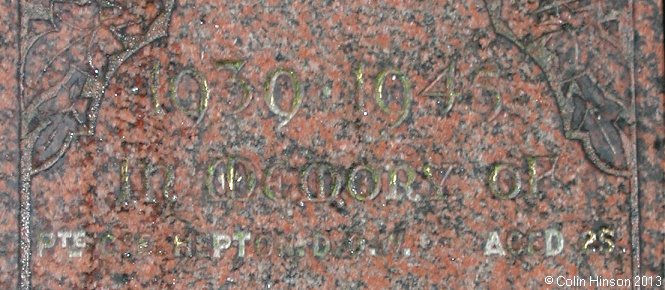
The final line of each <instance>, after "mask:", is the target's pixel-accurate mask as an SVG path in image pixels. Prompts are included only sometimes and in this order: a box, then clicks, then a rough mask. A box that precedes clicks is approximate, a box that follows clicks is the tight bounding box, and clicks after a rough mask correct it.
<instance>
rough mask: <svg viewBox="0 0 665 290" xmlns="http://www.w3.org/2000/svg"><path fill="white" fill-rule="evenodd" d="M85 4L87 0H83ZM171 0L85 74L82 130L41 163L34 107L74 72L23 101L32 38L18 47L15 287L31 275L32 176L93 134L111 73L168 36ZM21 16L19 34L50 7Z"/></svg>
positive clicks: (25, 6) (26, 6)
mask: <svg viewBox="0 0 665 290" xmlns="http://www.w3.org/2000/svg"><path fill="white" fill-rule="evenodd" d="M86 3H87V2H86ZM174 5H175V0H164V2H163V8H162V13H161V14H160V15H159V16H157V18H156V19H155V20H154V21H153V22H152V23H151V24H150V26H149V27H148V30H147V31H146V32H145V33H144V34H143V35H139V36H127V37H122V38H120V39H119V40H120V42H121V43H122V46H123V49H122V50H121V51H119V52H116V53H113V54H112V55H111V56H109V58H108V63H107V65H106V66H105V68H104V69H103V71H102V72H100V73H99V74H97V75H87V77H86V80H85V82H84V84H83V89H82V91H81V97H82V98H84V99H86V100H88V105H87V109H86V119H85V123H84V124H82V127H83V130H80V131H77V132H68V133H67V135H66V136H65V138H64V140H63V141H62V145H61V147H60V148H59V150H58V151H57V152H56V154H53V155H52V156H50V157H48V158H47V159H46V160H45V161H44V162H43V163H41V164H39V165H37V166H35V165H34V164H33V154H34V146H35V143H36V142H37V139H38V138H39V136H40V134H41V133H42V132H43V131H44V130H45V129H46V128H47V127H48V126H49V125H51V122H50V121H43V122H41V123H40V124H39V125H37V126H36V128H34V129H31V128H30V124H31V122H33V121H35V120H36V117H37V115H38V114H39V113H38V108H39V106H40V105H41V104H43V103H45V102H47V101H49V100H51V99H53V98H55V97H56V95H57V94H58V92H59V91H60V90H61V89H62V87H63V86H64V85H65V84H66V83H67V82H69V81H70V80H71V79H72V78H73V75H74V73H75V71H74V69H72V70H70V71H69V72H68V73H67V75H66V76H65V77H64V78H63V80H62V81H60V82H59V83H58V84H56V85H55V86H54V87H52V88H50V89H48V90H46V91H44V92H41V93H39V94H38V95H36V96H35V98H34V99H32V100H31V101H30V102H29V103H28V104H25V102H24V100H25V98H24V96H23V94H24V90H23V88H22V84H23V81H24V79H25V74H24V70H23V65H25V63H26V58H27V55H28V51H29V49H30V47H31V46H33V45H34V43H35V42H36V39H38V38H39V37H40V36H41V35H40V36H37V37H36V38H34V39H32V41H28V42H27V43H26V44H25V45H22V46H21V51H22V52H21V65H20V69H19V78H20V80H19V83H20V86H21V88H20V89H19V90H20V92H19V100H20V106H21V112H22V115H21V117H20V118H21V124H20V128H21V136H20V145H19V146H20V152H21V153H20V157H19V158H20V161H19V166H20V169H19V171H20V192H19V199H20V209H19V265H20V266H19V268H20V269H19V271H20V275H19V285H18V286H19V289H30V288H31V276H32V268H31V267H32V265H31V263H32V256H31V255H32V224H31V217H32V178H33V177H34V176H35V175H37V174H39V173H40V172H43V171H45V170H47V169H48V168H50V167H51V166H53V165H54V164H55V163H56V162H57V161H58V160H60V159H61V158H62V157H63V156H64V155H65V154H66V152H67V151H68V150H69V148H70V147H71V144H72V142H73V141H74V140H75V139H76V138H77V137H78V136H93V135H94V134H95V128H96V125H97V118H98V117H99V109H100V107H101V105H102V101H103V98H104V95H105V91H106V88H107V87H108V85H109V83H110V81H111V79H112V78H113V77H114V76H115V74H116V72H117V71H118V68H120V66H121V65H122V64H123V63H125V62H126V61H127V60H128V59H129V58H131V57H132V55H134V54H135V53H136V52H137V51H139V50H140V49H142V48H143V47H145V46H147V45H149V44H151V43H152V42H154V41H156V40H158V39H160V38H163V37H166V36H167V35H168V26H169V23H170V21H171V13H172V12H173V9H174ZM19 7H20V9H21V11H19V12H20V13H21V14H22V15H23V19H22V20H21V34H22V35H27V33H28V21H30V17H26V15H29V16H31V17H32V19H36V18H37V19H46V20H50V21H51V22H52V23H53V11H52V8H53V7H50V8H51V9H48V10H45V9H38V8H36V7H35V6H34V5H31V4H30V3H21V5H20V6H19Z"/></svg>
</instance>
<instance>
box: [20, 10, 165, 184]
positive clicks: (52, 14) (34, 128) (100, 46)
mask: <svg viewBox="0 0 665 290" xmlns="http://www.w3.org/2000/svg"><path fill="white" fill-rule="evenodd" d="M143 4H145V5H152V4H146V3H143ZM143 4H141V2H139V3H138V4H136V3H135V2H132V1H128V2H127V3H124V2H123V3H120V2H117V1H106V0H43V1H39V0H37V1H33V2H27V3H25V5H23V7H22V14H23V19H22V23H21V29H22V35H23V39H24V40H23V42H22V44H21V46H22V51H23V52H22V56H21V57H22V67H21V72H22V78H21V79H22V81H21V83H22V85H23V88H24V89H23V94H22V99H21V106H22V107H23V115H22V131H23V135H22V136H21V138H22V143H25V144H28V145H26V146H27V147H26V149H28V148H31V149H32V157H31V159H32V160H31V161H32V167H33V169H34V170H33V174H36V173H38V172H39V171H43V170H45V169H47V168H48V167H50V166H52V165H53V164H54V163H55V162H56V161H57V160H58V159H60V158H61V157H62V156H63V155H64V154H65V152H66V151H67V150H68V149H69V147H70V145H71V142H72V140H74V139H75V138H76V136H79V135H90V134H93V133H94V128H95V124H96V118H97V116H98V110H99V106H100V104H101V100H102V98H103V96H104V92H105V88H106V86H108V83H109V81H110V79H111V78H112V77H113V76H114V74H115V73H116V72H117V69H118V68H119V67H120V66H121V65H122V64H123V63H124V62H125V61H126V60H127V59H129V58H130V57H131V56H132V55H133V54H134V53H135V52H136V51H138V50H139V49H140V48H142V47H144V46H146V45H148V44H150V43H151V42H153V41H155V40H156V39H158V38H161V37H163V36H165V35H166V32H167V26H168V23H169V21H170V15H171V11H172V9H173V7H174V1H173V0H164V1H163V2H162V3H161V5H158V6H161V14H155V13H143V12H145V11H142V10H141V9H127V7H126V6H127V5H139V6H140V5H143ZM155 5H157V4H155ZM130 10H131V11H133V10H136V11H139V12H140V14H141V15H133V14H130V13H127V11H130ZM153 10H154V11H159V9H157V10H155V9H152V10H151V11H153Z"/></svg>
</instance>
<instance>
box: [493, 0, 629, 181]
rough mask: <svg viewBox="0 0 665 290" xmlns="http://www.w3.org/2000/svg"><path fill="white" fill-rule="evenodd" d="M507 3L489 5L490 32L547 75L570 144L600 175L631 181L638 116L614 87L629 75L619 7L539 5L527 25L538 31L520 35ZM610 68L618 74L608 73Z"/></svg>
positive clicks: (573, 3)
mask: <svg viewBox="0 0 665 290" xmlns="http://www.w3.org/2000/svg"><path fill="white" fill-rule="evenodd" d="M610 2H611V1H610ZM507 3H508V2H506V1H500V0H486V1H485V5H486V7H487V10H488V13H489V15H490V20H491V24H492V27H493V28H494V31H495V33H496V34H497V35H499V36H501V37H504V38H506V39H508V40H509V41H511V42H512V43H513V44H514V45H515V46H517V47H518V48H519V49H520V50H521V51H522V52H523V53H524V54H526V55H527V56H528V57H529V58H530V59H531V60H532V61H533V62H534V63H535V64H536V65H538V66H539V67H540V68H541V69H542V70H543V72H544V74H545V76H546V77H547V82H548V84H549V86H550V88H551V89H552V91H553V93H554V95H555V97H556V102H557V105H558V107H559V110H560V113H561V119H562V123H563V131H564V134H565V136H566V138H568V139H571V140H578V141H580V142H581V143H582V147H583V149H584V152H585V154H586V155H587V157H588V159H589V160H590V161H591V162H593V163H594V164H595V165H596V166H597V167H598V168H599V169H600V170H602V171H604V172H606V173H608V174H613V175H619V176H628V175H629V171H628V167H629V160H630V156H631V155H632V152H631V149H630V147H629V146H628V144H629V143H630V142H629V138H628V136H627V135H626V133H625V132H626V130H627V126H628V125H630V124H632V123H633V122H634V116H632V114H633V113H632V111H631V110H630V108H629V105H628V104H630V102H629V100H628V99H629V97H628V93H625V92H624V91H625V90H624V91H621V93H619V90H620V89H618V88H617V86H616V85H615V84H616V83H620V82H622V81H625V78H627V75H628V68H627V65H626V63H627V61H626V59H627V57H626V56H625V53H624V51H625V47H622V46H621V41H620V39H622V36H621V35H620V33H619V32H620V31H621V29H618V28H616V27H617V25H621V22H620V19H619V17H618V16H617V15H618V12H617V11H618V10H619V9H621V7H615V5H612V4H606V3H604V2H599V3H594V2H587V1H541V2H540V3H539V5H538V6H537V7H535V8H534V10H533V11H531V13H528V15H529V16H528V17H530V19H525V20H523V21H527V22H529V23H533V22H535V23H537V25H533V26H532V27H531V30H530V31H527V32H517V31H514V30H513V29H511V25H510V23H508V21H506V20H504V18H503V17H502V15H507V13H508V11H510V9H511V8H514V7H512V6H510V5H509V4H507ZM510 3H512V2H510ZM589 13H591V15H585V14H589ZM511 21H515V20H514V19H512V20H511ZM607 66H611V67H612V68H618V69H617V70H612V71H610V72H608V67H607ZM622 78H623V79H622Z"/></svg>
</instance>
